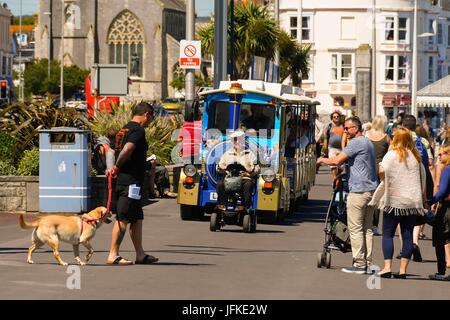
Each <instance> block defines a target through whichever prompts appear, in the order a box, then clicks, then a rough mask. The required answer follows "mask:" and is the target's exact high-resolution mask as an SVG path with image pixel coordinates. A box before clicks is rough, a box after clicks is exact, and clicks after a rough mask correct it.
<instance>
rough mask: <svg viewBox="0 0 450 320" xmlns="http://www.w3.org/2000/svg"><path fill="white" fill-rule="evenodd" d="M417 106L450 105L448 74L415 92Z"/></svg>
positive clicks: (449, 80) (449, 79)
mask: <svg viewBox="0 0 450 320" xmlns="http://www.w3.org/2000/svg"><path fill="white" fill-rule="evenodd" d="M417 104H418V106H419V107H447V108H448V107H450V76H446V77H444V78H442V79H440V80H438V81H436V82H433V83H432V84H430V85H428V86H426V87H424V88H422V89H421V90H419V91H418V92H417Z"/></svg>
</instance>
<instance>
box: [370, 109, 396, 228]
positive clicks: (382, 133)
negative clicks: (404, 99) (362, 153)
mask: <svg viewBox="0 0 450 320" xmlns="http://www.w3.org/2000/svg"><path fill="white" fill-rule="evenodd" d="M386 124H387V118H386V117H385V116H380V115H378V116H375V118H373V120H372V124H371V128H370V130H368V131H367V132H366V137H367V138H369V140H370V141H371V142H372V144H373V147H374V148H375V156H376V164H377V171H378V167H379V164H380V162H381V161H382V160H383V157H384V155H385V154H386V153H387V152H388V150H389V144H390V143H391V138H390V137H389V135H388V134H386V130H385V128H386ZM379 221H380V211H379V210H375V213H374V215H373V234H374V235H375V236H377V235H379V232H378V224H379Z"/></svg>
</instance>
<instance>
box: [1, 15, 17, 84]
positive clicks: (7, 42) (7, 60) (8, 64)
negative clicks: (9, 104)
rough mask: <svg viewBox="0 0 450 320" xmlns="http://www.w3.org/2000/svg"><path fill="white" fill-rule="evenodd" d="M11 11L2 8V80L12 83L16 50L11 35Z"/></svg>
mask: <svg viewBox="0 0 450 320" xmlns="http://www.w3.org/2000/svg"><path fill="white" fill-rule="evenodd" d="M10 24H11V11H9V9H8V8H5V7H1V6H0V79H7V80H8V81H11V78H12V62H13V56H14V52H13V51H14V48H12V46H13V42H12V39H11V37H10V35H9V26H10Z"/></svg>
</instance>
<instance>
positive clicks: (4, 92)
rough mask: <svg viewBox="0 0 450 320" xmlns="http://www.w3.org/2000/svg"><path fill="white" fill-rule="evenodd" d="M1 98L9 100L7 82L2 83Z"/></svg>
mask: <svg viewBox="0 0 450 320" xmlns="http://www.w3.org/2000/svg"><path fill="white" fill-rule="evenodd" d="M0 98H1V99H8V83H7V82H6V80H2V81H0Z"/></svg>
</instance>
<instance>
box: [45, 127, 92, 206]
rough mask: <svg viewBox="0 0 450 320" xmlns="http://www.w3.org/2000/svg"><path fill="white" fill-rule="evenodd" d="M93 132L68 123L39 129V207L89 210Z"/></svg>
mask: <svg viewBox="0 0 450 320" xmlns="http://www.w3.org/2000/svg"><path fill="white" fill-rule="evenodd" d="M89 133H90V132H89V131H87V130H79V129H76V128H65V127H63V128H52V129H50V130H40V131H39V211H41V212H49V213H66V212H67V213H83V212H87V211H88V208H89V207H88V205H89V197H90V194H91V181H90V172H89V170H90V161H89V159H90V147H89Z"/></svg>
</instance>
